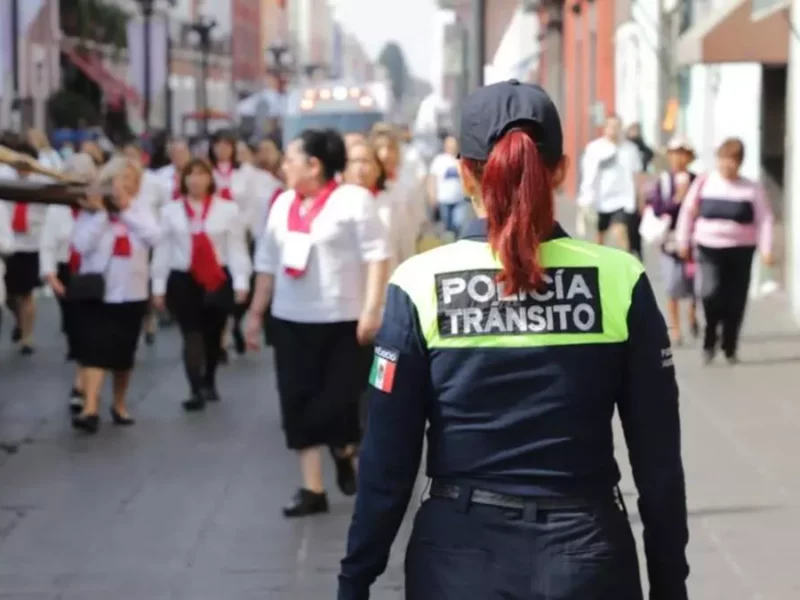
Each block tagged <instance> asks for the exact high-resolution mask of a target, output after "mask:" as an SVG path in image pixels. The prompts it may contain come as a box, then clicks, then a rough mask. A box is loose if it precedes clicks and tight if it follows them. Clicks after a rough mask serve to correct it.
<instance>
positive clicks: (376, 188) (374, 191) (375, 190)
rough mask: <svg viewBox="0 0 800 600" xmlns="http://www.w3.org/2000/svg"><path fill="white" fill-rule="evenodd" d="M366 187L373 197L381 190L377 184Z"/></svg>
mask: <svg viewBox="0 0 800 600" xmlns="http://www.w3.org/2000/svg"><path fill="white" fill-rule="evenodd" d="M367 189H369V191H370V193H371V194H372V196H373V197H375V198H377V197H378V194H380V193H381V191H380V190H379V189H378V186H377V185H375V186H372V187H371V188H367Z"/></svg>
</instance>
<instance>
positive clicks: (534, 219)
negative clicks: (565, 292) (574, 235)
mask: <svg viewBox="0 0 800 600" xmlns="http://www.w3.org/2000/svg"><path fill="white" fill-rule="evenodd" d="M464 162H465V163H466V167H467V168H468V169H469V170H470V171H471V172H472V173H474V174H475V175H476V176H477V177H479V178H480V180H481V192H482V196H483V205H484V207H485V208H486V217H487V221H488V225H489V244H490V245H491V247H492V249H493V250H494V251H495V252H496V253H497V255H498V256H499V257H500V262H501V263H502V265H503V271H502V273H500V275H499V276H498V281H500V282H502V283H503V287H504V290H505V292H506V293H508V294H516V293H519V292H521V291H528V290H535V289H538V288H540V286H541V285H542V283H543V278H544V269H543V268H542V265H541V264H540V263H539V245H540V244H541V243H542V242H543V241H545V240H546V239H547V238H548V237H549V236H550V235H551V233H552V231H553V227H554V226H555V207H554V206H553V186H552V180H553V168H552V167H550V166H548V165H547V164H546V163H545V160H544V157H543V156H542V155H541V153H540V152H539V149H538V148H537V147H536V142H535V141H534V138H533V132H532V131H531V130H530V129H529V128H521V127H515V128H513V129H511V130H509V131H508V132H507V133H506V134H505V135H504V136H503V137H502V138H500V139H499V140H498V142H497V143H496V144H495V146H494V148H492V152H491V154H490V155H489V159H488V160H487V161H486V162H485V163H484V162H479V161H475V160H470V159H465V160H464Z"/></svg>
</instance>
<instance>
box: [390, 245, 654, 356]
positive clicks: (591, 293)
mask: <svg viewBox="0 0 800 600" xmlns="http://www.w3.org/2000/svg"><path fill="white" fill-rule="evenodd" d="M540 258H541V261H542V264H543V266H544V267H545V269H546V272H547V280H546V282H547V286H546V289H543V290H541V291H540V292H539V293H536V294H523V295H522V297H518V296H515V297H506V296H504V294H503V291H502V286H501V285H498V284H497V283H496V274H497V273H498V272H499V269H500V262H499V261H498V260H497V258H496V257H495V256H494V255H493V253H492V251H491V248H490V247H489V244H488V243H486V242H480V241H472V240H460V241H458V242H456V243H454V244H448V245H446V246H441V247H439V248H435V249H433V250H430V251H428V252H425V253H423V254H420V255H417V256H415V257H413V258H411V259H410V260H408V261H406V262H405V263H403V264H402V265H400V267H398V269H397V270H396V271H395V272H394V274H393V276H392V279H391V283H392V284H394V285H396V286H398V287H399V288H401V289H402V290H403V291H405V293H406V294H408V296H409V297H410V298H411V301H412V302H413V303H414V306H415V307H416V310H417V314H418V316H419V320H420V325H421V328H422V333H423V335H424V337H425V341H426V343H427V346H428V348H491V347H495V348H520V347H536V346H567V345H577V344H613V343H621V342H624V341H626V340H627V339H628V322H627V318H628V309H629V308H630V303H631V295H632V292H633V288H634V286H635V285H636V282H637V281H638V280H639V277H640V276H641V274H642V273H643V272H644V267H643V266H642V264H641V262H639V261H638V260H637V259H636V258H635V257H633V256H631V255H630V254H628V253H625V252H622V251H619V250H615V249H613V248H606V247H603V246H598V245H597V244H593V243H590V242H586V241H583V240H576V239H573V238H559V239H555V240H551V241H549V242H545V243H544V244H542V245H541V247H540Z"/></svg>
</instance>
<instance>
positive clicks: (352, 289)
mask: <svg viewBox="0 0 800 600" xmlns="http://www.w3.org/2000/svg"><path fill="white" fill-rule="evenodd" d="M346 162H347V155H346V150H345V145H344V140H342V137H341V135H340V134H339V133H338V132H336V131H333V130H328V131H319V130H306V131H304V132H303V133H302V134H301V135H300V136H299V137H298V138H297V139H296V140H295V141H293V142H292V143H291V145H290V146H289V148H288V149H287V152H286V159H285V163H284V170H285V173H286V179H287V184H288V185H289V186H290V188H291V189H290V190H288V191H286V192H284V193H283V194H281V195H280V196H279V197H278V199H277V200H276V201H275V204H274V205H273V207H272V210H271V211H270V213H269V219H268V222H267V228H266V231H265V232H264V234H263V236H262V237H261V238H260V240H259V243H258V248H257V249H256V258H255V270H256V272H257V278H256V291H255V293H254V297H253V302H252V306H251V312H250V318H249V320H248V326H247V337H248V342H249V343H250V344H251V345H253V346H257V345H258V338H259V337H260V335H261V329H262V326H263V319H264V314H265V312H266V310H267V308H268V307H269V305H270V304H271V312H272V324H271V331H270V337H271V341H272V344H273V347H274V349H275V365H276V372H277V380H278V393H279V396H280V402H281V412H282V420H283V429H284V433H285V435H286V444H287V446H288V447H289V449H290V450H294V451H296V452H298V454H299V457H300V469H301V472H302V481H303V483H302V488H301V489H300V490H298V492H297V494H296V495H295V496H294V498H293V499H292V501H291V502H290V503H289V504H288V505H287V506H285V507H284V509H283V513H284V515H285V516H286V517H301V516H306V515H311V514H315V513H321V512H326V511H327V510H328V499H327V495H326V493H325V487H324V484H323V478H322V454H321V451H320V448H321V447H324V446H327V447H328V448H329V449H330V450H331V452H332V454H333V457H334V461H335V464H336V470H337V473H336V475H337V476H336V479H337V483H338V485H339V487H340V489H341V490H342V492H343V493H345V494H348V495H352V494H354V493H355V491H356V490H355V462H354V461H355V451H356V447H357V445H358V443H359V442H360V438H361V430H360V422H359V399H360V396H361V394H362V392H363V390H364V387H365V385H366V380H367V374H368V370H369V361H370V358H371V352H370V351H369V348H367V346H368V345H369V344H370V343H371V341H372V337H373V335H374V333H375V331H376V330H377V328H378V327H379V325H380V321H381V314H382V307H383V299H384V291H385V287H386V280H387V277H388V258H389V251H388V249H387V243H386V233H385V230H384V227H383V225H382V223H381V220H380V217H379V216H378V211H377V207H376V205H375V201H374V198H373V197H372V195H371V194H370V193H369V192H368V191H367V190H365V189H363V188H361V187H358V186H354V185H346V184H345V185H338V184H337V183H336V180H337V176H338V175H339V174H340V173H341V172H342V171H343V170H344V168H345V165H346Z"/></svg>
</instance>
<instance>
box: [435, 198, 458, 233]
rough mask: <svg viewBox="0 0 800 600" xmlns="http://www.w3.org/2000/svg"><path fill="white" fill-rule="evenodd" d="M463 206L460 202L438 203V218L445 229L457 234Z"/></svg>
mask: <svg viewBox="0 0 800 600" xmlns="http://www.w3.org/2000/svg"><path fill="white" fill-rule="evenodd" d="M463 215H464V211H463V206H462V203H461V202H457V203H455V204H439V220H440V221H441V222H442V224H443V225H444V227H445V229H447V231H450V232H452V233H453V234H454V235H456V236H457V235H458V234H459V232H460V231H461V224H462V223H461V221H462V220H463Z"/></svg>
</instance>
